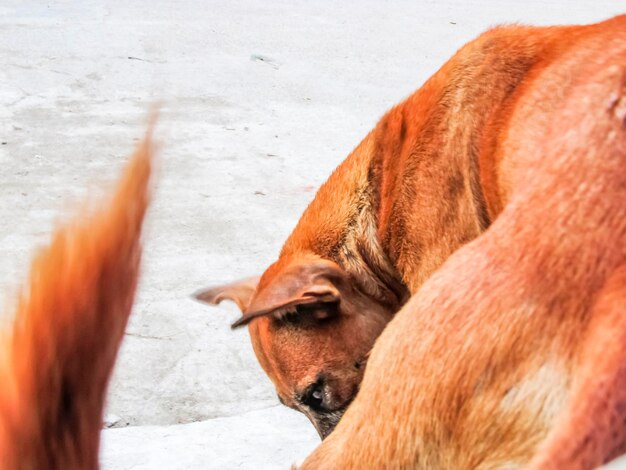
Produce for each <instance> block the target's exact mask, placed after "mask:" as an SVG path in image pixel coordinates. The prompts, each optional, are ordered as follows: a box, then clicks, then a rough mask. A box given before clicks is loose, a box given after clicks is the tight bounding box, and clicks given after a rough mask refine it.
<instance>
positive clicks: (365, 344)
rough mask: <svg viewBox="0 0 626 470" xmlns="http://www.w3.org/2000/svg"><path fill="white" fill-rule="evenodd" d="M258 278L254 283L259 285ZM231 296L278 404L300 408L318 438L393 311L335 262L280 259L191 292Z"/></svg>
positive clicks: (208, 297)
mask: <svg viewBox="0 0 626 470" xmlns="http://www.w3.org/2000/svg"><path fill="white" fill-rule="evenodd" d="M257 281H258V283H257ZM196 298H197V299H198V300H201V301H203V302H207V303H211V304H215V303H219V302H220V301H222V300H224V299H229V300H233V301H235V302H236V303H237V305H238V306H239V308H240V309H241V310H242V313H243V315H242V317H241V318H240V319H239V320H237V321H236V322H235V323H234V324H233V327H238V326H242V325H245V324H248V331H249V332H250V338H251V340H252V346H253V348H254V352H255V354H256V356H257V358H258V360H259V363H260V364H261V367H262V368H263V369H264V370H265V372H266V373H267V375H268V376H269V377H270V379H271V380H272V382H273V383H274V385H275V387H276V391H277V393H278V399H279V400H280V402H281V403H283V404H284V405H286V406H289V407H290V408H293V409H295V410H298V411H301V412H302V413H304V414H305V415H306V416H307V417H308V418H309V419H310V420H311V422H312V423H313V425H314V426H315V429H317V432H318V433H319V435H320V437H321V438H322V439H324V438H325V437H326V436H327V435H328V434H330V432H331V431H332V430H333V429H334V427H335V426H336V424H337V423H338V422H339V420H340V419H341V416H342V415H343V413H344V411H345V410H346V408H347V407H348V405H349V404H350V402H351V401H352V399H353V398H354V396H355V395H356V393H357V391H358V389H359V384H360V383H361V379H362V377H363V371H364V367H365V364H366V361H367V355H368V353H369V351H370V349H371V347H372V346H373V344H374V342H375V341H376V338H377V337H378V336H379V335H380V333H381V332H382V330H383V328H384V327H385V325H386V324H387V323H388V322H389V320H391V317H392V315H393V313H395V312H393V311H391V310H390V308H389V307H386V306H384V305H382V304H380V303H379V302H377V301H375V300H373V299H372V298H371V297H369V296H367V295H365V294H364V293H362V292H360V291H359V290H358V289H356V288H355V287H354V283H352V282H350V279H349V276H348V274H347V273H346V272H345V271H343V270H342V269H341V268H340V267H339V266H338V265H337V264H336V263H334V262H332V261H328V260H324V259H322V258H320V257H317V256H314V255H307V256H297V257H284V258H281V259H280V260H278V261H277V262H276V263H274V264H273V265H272V266H270V267H269V269H267V271H265V273H264V274H263V276H262V277H261V278H260V280H259V279H254V278H251V279H246V280H243V281H240V282H236V283H233V284H228V285H225V286H220V287H215V288H210V289H207V290H203V291H201V292H199V293H197V294H196Z"/></svg>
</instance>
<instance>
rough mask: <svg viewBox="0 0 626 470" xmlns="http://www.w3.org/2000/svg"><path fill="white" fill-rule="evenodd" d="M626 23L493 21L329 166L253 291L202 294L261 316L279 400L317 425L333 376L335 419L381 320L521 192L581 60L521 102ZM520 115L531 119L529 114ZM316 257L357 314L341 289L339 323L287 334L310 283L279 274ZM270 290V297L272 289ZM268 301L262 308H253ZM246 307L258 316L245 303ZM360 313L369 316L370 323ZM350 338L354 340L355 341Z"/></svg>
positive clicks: (257, 327)
mask: <svg viewBox="0 0 626 470" xmlns="http://www.w3.org/2000/svg"><path fill="white" fill-rule="evenodd" d="M623 23H624V20H623V18H616V19H614V20H610V21H608V22H605V23H599V24H596V25H589V26H561V27H527V26H507V27H498V28H494V29H492V30H490V31H488V32H486V33H484V34H483V35H481V36H480V37H478V38H477V39H476V40H474V41H472V42H470V43H468V44H467V45H465V46H464V47H463V48H461V49H460V50H459V51H458V52H457V53H456V54H455V55H454V56H453V57H452V58H451V59H450V60H449V61H448V62H447V63H446V64H445V65H444V66H443V67H442V68H441V69H440V70H439V71H438V72H437V73H436V74H435V75H433V76H432V77H431V78H430V79H429V80H428V81H427V82H426V83H425V84H424V85H423V86H422V87H421V88H420V89H419V90H418V91H416V92H415V93H414V94H413V95H412V96H410V97H409V98H408V99H406V100H405V101H403V102H402V103H400V104H399V105H397V106H395V107H394V108H393V109H391V110H390V111H389V112H388V113H387V114H386V115H385V116H384V117H383V118H382V119H381V120H380V122H379V123H378V125H377V126H376V128H375V129H374V130H373V131H371V132H370V133H369V135H368V136H367V137H366V138H365V139H364V140H363V141H362V142H361V143H360V144H359V145H358V146H357V148H356V149H355V150H354V151H353V152H352V153H351V154H350V155H349V156H348V158H347V159H346V160H345V161H344V162H343V163H342V164H341V165H340V166H339V167H338V168H337V169H336V170H335V172H334V173H333V174H332V175H331V176H330V178H329V179H328V181H326V183H324V185H323V186H322V187H321V188H320V190H319V191H318V193H317V195H316V197H315V199H314V200H313V201H312V202H311V204H310V205H309V207H308V208H307V209H306V211H305V212H304V214H303V215H302V217H301V219H300V221H299V222H298V224H297V226H296V228H295V229H294V231H293V232H292V234H291V236H290V237H289V238H288V240H287V241H286V243H285V245H284V246H283V249H282V251H281V253H280V258H279V260H278V261H277V262H276V263H275V264H274V265H272V266H271V267H270V268H269V269H268V270H267V271H266V272H265V273H264V274H263V276H262V277H261V281H260V283H259V285H258V286H257V289H256V292H254V291H252V290H246V291H245V292H248V294H247V295H239V294H236V293H235V294H232V292H233V291H232V289H226V290H227V291H229V292H231V294H232V295H228V293H224V292H223V291H222V289H220V288H219V287H218V288H212V289H210V290H209V291H207V292H208V294H209V295H203V293H201V294H200V295H203V298H202V300H204V301H206V302H209V303H216V302H218V301H219V300H222V299H224V298H231V299H233V300H235V301H236V302H237V303H238V304H239V305H240V306H243V308H242V311H243V313H244V315H243V317H242V318H241V319H240V320H239V321H238V322H237V324H244V323H246V322H249V321H250V320H252V319H253V318H256V320H254V321H253V322H252V323H250V328H249V331H250V335H251V339H252V343H253V345H254V348H255V351H256V354H257V356H258V358H259V361H260V362H261V365H262V366H263V368H264V370H265V371H266V372H267V374H268V375H269V377H270V378H271V379H272V381H273V382H274V384H275V385H276V387H277V391H278V393H279V396H280V397H281V399H282V401H284V402H285V403H286V404H288V405H289V406H292V407H294V408H296V409H299V410H300V411H303V412H304V413H306V414H307V415H308V416H309V417H310V418H311V419H312V421H313V423H314V424H315V425H316V427H317V428H318V430H320V425H319V421H320V419H321V418H322V416H320V414H319V413H318V414H317V415H316V414H315V413H312V412H311V409H310V407H309V406H307V405H306V404H303V403H302V401H301V400H299V398H298V397H300V396H301V395H302V393H303V390H307V387H310V386H311V384H313V383H315V382H316V380H317V379H318V378H320V377H326V376H329V377H331V378H332V377H334V378H333V379H332V380H331V382H332V384H325V385H324V386H323V390H322V392H323V393H324V394H325V397H326V403H325V405H326V406H325V408H326V411H328V412H329V413H331V412H332V413H333V416H334V417H335V418H337V417H338V416H340V415H341V413H342V411H343V410H344V409H345V405H346V404H347V403H349V401H350V400H351V399H352V397H351V396H348V395H346V390H352V391H356V390H358V386H359V382H360V380H361V378H362V371H363V369H362V368H361V369H358V370H355V367H354V366H355V364H360V363H362V362H363V361H364V358H365V357H366V356H367V353H368V351H369V350H370V348H371V347H372V345H373V344H374V342H375V340H376V338H377V337H378V335H379V334H380V332H381V331H382V329H383V328H384V326H385V324H386V322H387V321H389V320H390V319H391V318H392V317H393V315H394V314H395V313H396V312H397V311H398V310H399V309H400V308H401V307H402V305H403V304H404V303H405V302H406V301H407V299H408V298H409V297H410V296H411V295H413V294H415V293H416V292H417V291H418V290H419V288H420V287H421V286H422V284H423V283H424V282H425V281H426V280H427V279H428V278H429V277H430V276H431V275H432V274H433V273H434V272H435V271H436V270H437V269H438V268H439V267H440V266H441V265H442V264H443V263H444V262H445V261H446V259H448V257H449V256H450V255H451V254H452V253H454V252H455V251H456V250H457V249H458V248H459V247H461V246H463V245H464V244H466V243H467V242H469V241H471V240H473V239H475V238H476V237H478V236H479V235H480V234H481V233H483V232H484V231H485V230H486V229H487V228H488V227H489V226H490V224H491V223H492V222H493V221H494V220H496V219H497V217H498V216H499V215H500V214H501V212H502V211H503V209H504V208H505V207H506V206H507V204H508V203H509V201H510V200H511V198H512V194H513V190H514V188H515V187H518V186H519V183H518V182H517V181H516V178H517V177H518V175H519V174H520V171H519V167H520V165H522V164H523V163H524V162H525V160H524V159H521V157H520V155H522V156H524V158H526V155H525V154H524V152H526V153H528V152H533V151H536V149H534V148H533V147H532V146H533V145H535V146H536V145H538V144H536V142H538V139H537V136H538V135H542V133H543V132H544V130H545V129H546V128H547V126H548V124H550V122H551V121H550V120H551V119H552V116H554V114H553V113H554V112H555V111H556V110H557V108H558V106H560V103H561V101H560V100H562V98H563V93H564V90H566V89H567V87H569V86H570V85H571V84H572V80H573V78H574V77H577V76H578V74H579V73H581V72H580V70H582V68H580V67H582V65H583V64H582V61H579V62H577V63H576V64H575V65H573V66H572V67H573V68H572V70H573V72H572V75H571V76H570V75H567V74H562V75H560V76H558V77H557V78H555V79H553V81H554V83H551V85H552V86H551V87H545V89H546V90H548V89H549V90H550V91H549V93H546V95H545V96H543V95H541V96H540V97H538V98H537V101H536V102H535V103H534V104H533V106H528V105H527V104H525V103H527V102H528V98H527V96H528V92H529V90H530V89H531V88H532V87H533V86H535V84H536V83H538V81H540V80H541V78H540V77H543V76H544V75H545V74H546V73H547V72H546V71H547V70H552V69H553V68H554V67H555V65H554V64H555V63H560V62H563V61H564V60H565V59H564V58H565V57H568V56H570V55H572V54H574V55H575V54H576V51H577V50H578V49H579V48H583V49H584V48H587V49H588V48H589V47H590V46H589V44H592V43H594V41H596V42H597V41H600V42H601V41H605V42H607V43H608V42H611V41H612V38H613V36H615V35H618V32H619V26H618V25H621V24H623ZM603 38H604V39H603ZM579 68H580V70H579ZM524 107H526V108H528V111H526V112H524V111H521V109H523V108H524ZM511 132H514V133H515V139H513V138H512V137H511V136H510V134H511ZM520 146H521V147H522V148H519V147H520ZM319 261H330V262H332V263H334V264H335V266H336V267H337V268H338V269H340V270H342V271H343V272H344V277H345V279H347V280H348V281H349V283H350V284H351V286H352V289H353V290H355V291H356V292H357V293H358V297H359V301H358V302H357V303H358V306H357V305H355V304H354V303H353V302H352V301H351V300H349V299H348V297H349V298H351V299H354V298H355V296H354V295H353V294H348V293H345V292H343V291H342V290H341V289H340V291H339V294H338V301H339V311H338V314H337V316H336V319H337V320H336V321H335V324H334V325H333V321H332V320H331V321H326V322H324V323H323V325H321V326H320V327H319V328H316V327H315V324H314V323H310V322H307V323H306V326H307V327H306V328H303V327H301V328H280V327H279V326H280V325H284V324H285V322H284V315H283V313H284V312H283V310H284V309H283V310H281V308H282V307H284V306H285V305H286V304H287V303H289V305H290V308H292V309H293V308H296V307H294V305H295V304H297V302H298V299H297V298H292V297H289V298H288V297H287V296H286V294H285V292H292V293H293V292H295V290H296V289H295V287H294V286H295V285H296V284H298V289H300V291H303V289H305V288H306V287H309V284H308V283H310V282H311V281H310V277H309V278H307V279H304V278H298V277H297V275H292V274H289V275H287V274H286V271H285V270H291V272H292V273H293V272H295V271H294V269H295V268H294V266H295V267H298V266H300V267H302V271H303V272H304V271H307V269H308V267H309V266H310V265H311V264H312V263H317V262H319ZM319 274H320V276H324V273H319ZM289 286H291V287H289ZM268 290H271V291H272V292H273V293H274V294H273V295H266V294H264V292H266V291H268ZM266 293H267V292H266ZM204 294H206V293H204ZM260 298H263V299H264V303H263V304H262V303H260V302H255V299H256V300H258V299H260ZM309 300H310V299H309ZM251 303H252V304H254V307H255V308H254V309H250V308H248V306H249V304H251ZM325 306H326V305H325V304H324V303H323V302H320V308H322V309H323V308H325ZM296 310H297V308H296ZM357 310H358V311H359V314H358V315H357V314H354V312H355V311H357ZM345 311H349V312H352V313H348V314H345ZM260 316H264V318H259V317H260ZM363 317H369V320H368V321H367V326H364V325H363V324H362V323H363V321H364V320H363ZM331 330H332V333H331ZM355 335H358V336H359V340H358V341H359V342H358V344H355V343H354V342H353V341H348V340H347V339H348V338H353V337H354V336H355ZM277 344H279V345H281V347H275V345H277ZM321 345H323V347H321ZM339 376H341V377H343V378H342V379H338V378H337V377H339ZM330 429H332V426H331V427H330V428H329V427H327V429H326V431H325V432H320V434H322V436H324V435H325V434H327V433H328V432H329V431H330Z"/></svg>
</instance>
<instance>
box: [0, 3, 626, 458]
mask: <svg viewBox="0 0 626 470" xmlns="http://www.w3.org/2000/svg"><path fill="white" fill-rule="evenodd" d="M620 3H621V2H616V1H614V0H598V1H595V2H588V1H584V0H576V1H574V0H544V1H538V0H526V1H525V2H519V1H513V0H506V1H505V0H466V1H461V0H440V1H429V0H423V1H419V2H416V1H403V2H400V1H396V2H391V1H389V2H383V1H378V0H377V1H374V0H359V1H357V0H351V1H344V2H335V1H332V0H319V1H315V2H311V1H285V0H283V1H271V2H269V1H259V0H249V1H243V2H226V1H224V2H217V1H205V0H178V1H176V2H172V1H165V0H150V1H148V0H140V1H139V0H137V1H132V2H131V1H119V0H82V1H80V2H71V1H49V2H41V1H39V0H4V1H3V2H2V3H1V4H0V63H1V65H2V66H1V67H0V168H2V171H1V172H0V220H2V222H3V223H2V224H0V260H1V262H0V296H1V297H0V305H2V306H7V307H6V308H4V309H3V310H4V311H5V312H10V311H11V308H10V306H11V305H12V301H13V299H14V294H15V292H16V291H17V289H18V286H19V285H20V283H21V281H22V280H23V279H24V278H25V276H26V273H27V268H28V263H29V258H30V256H31V254H32V253H33V251H34V249H35V248H36V247H37V246H38V245H41V244H43V243H45V242H46V240H47V239H48V237H49V234H50V231H51V230H52V227H53V226H54V224H55V223H56V222H57V221H58V220H63V218H64V217H67V214H68V209H71V208H73V207H75V206H76V204H77V203H79V202H80V201H81V200H82V198H83V197H84V196H85V195H86V193H87V189H89V191H90V192H91V193H92V197H94V198H97V194H99V193H100V191H101V189H102V188H103V187H107V186H108V185H109V184H110V183H111V182H112V181H113V180H114V179H115V178H116V176H117V175H118V174H119V170H120V168H121V165H122V164H123V163H124V161H125V159H126V156H127V155H128V154H129V152H130V151H131V149H132V147H133V144H134V142H135V141H136V140H137V139H138V138H139V137H140V136H141V134H142V131H143V129H144V124H145V118H146V114H147V110H148V109H149V108H150V107H151V106H152V105H153V104H155V103H161V110H162V112H161V119H160V123H159V128H158V133H157V134H158V137H159V140H160V141H161V144H162V146H161V148H162V151H161V158H160V169H159V177H158V190H157V193H156V197H155V200H154V204H153V206H152V208H151V212H150V215H149V220H148V225H147V230H146V236H145V260H144V271H143V277H142V281H141V285H140V290H139V296H138V300H137V304H136V307H135V312H134V315H133V317H132V319H131V322H130V325H129V328H128V331H127V334H126V339H125V342H124V345H123V349H122V352H121V355H120V358H119V363H118V366H117V369H116V372H115V377H114V379H113V383H112V385H111V390H110V397H109V405H108V420H109V422H110V424H111V425H113V426H114V428H113V429H108V430H107V431H105V432H104V443H103V452H102V459H101V460H102V463H103V468H104V469H108V470H122V469H130V468H135V469H148V468H150V469H154V468H168V469H196V468H198V469H199V468H203V469H206V468H215V469H225V468H235V467H236V468H250V469H252V468H254V469H270V468H288V465H289V464H291V463H292V462H296V461H300V460H301V459H302V458H303V457H304V456H305V455H306V454H307V453H308V452H309V451H310V450H311V449H313V448H314V446H315V445H316V444H317V442H318V439H317V435H316V433H315V432H314V430H313V428H312V426H311V425H310V424H309V423H308V421H307V420H306V418H304V417H303V416H301V415H299V414H297V413H295V412H292V411H290V410H287V409H286V408H284V407H280V406H278V404H277V400H276V397H275V393H274V391H273V389H272V386H271V384H270V383H269V381H268V380H267V379H266V378H265V376H264V375H263V373H262V372H261V371H260V369H259V367H258V365H257V363H256V360H255V359H254V356H253V353H252V351H251V347H250V344H249V340H248V338H247V333H246V332H245V330H241V331H237V332H231V330H230V329H229V323H230V322H231V321H233V320H234V319H235V318H236V316H237V312H236V308H235V307H233V306H231V305H224V306H220V308H214V309H209V308H207V307H205V306H202V305H200V304H197V303H195V302H193V301H192V300H191V299H190V298H189V294H190V293H191V292H193V291H194V290H196V289H198V288H200V287H204V286H208V285H213V284H217V283H222V282H224V281H228V280H231V279H236V278H239V277H244V276H248V275H252V274H255V273H260V272H261V271H262V270H263V269H264V267H265V266H267V265H268V264H269V263H270V262H272V261H273V260H274V259H275V257H276V256H277V254H278V250H279V248H280V246H281V243H282V241H283V240H284V239H285V238H286V237H287V235H288V234H289V231H290V230H291V228H292V227H293V226H294V225H295V223H296V221H297V219H298V217H299V215H300V213H301V212H302V210H303V209H304V207H305V206H306V204H307V202H308V201H310V200H311V199H312V197H313V195H314V194H315V190H316V188H317V187H318V186H319V185H320V184H321V183H322V182H323V181H324V179H325V178H326V177H327V176H328V175H329V174H330V172H331V171H332V169H333V168H334V167H335V166H336V165H337V164H338V163H339V162H340V161H341V160H342V159H343V158H344V157H345V156H346V155H347V154H348V152H349V151H350V150H351V149H352V148H353V147H354V146H355V145H356V144H357V143H358V142H359V140H360V139H361V138H363V137H364V136H365V134H366V133H367V131H368V130H369V129H371V128H372V127H373V126H374V124H375V123H376V121H377V119H378V118H379V117H380V116H381V114H382V113H383V112H384V111H385V110H386V109H387V108H389V107H390V106H391V105H393V104H394V103H395V102H397V101H399V100H400V99H402V98H403V97H405V96H406V95H408V94H409V93H410V92H411V91H413V90H414V89H415V88H417V87H418V86H419V85H420V84H421V83H422V82H423V81H424V80H425V79H426V78H427V77H428V76H429V75H431V74H432V73H433V72H434V71H435V70H436V69H437V68H438V67H439V66H440V65H441V64H442V63H443V62H444V61H445V60H446V59H447V58H448V57H449V56H450V55H452V54H453V53H454V51H455V50H456V49H458V48H459V47H460V46H461V45H462V44H463V43H465V42H466V41H468V40H470V39H471V38H473V37H474V36H476V35H477V34H478V33H480V32H481V31H483V30H484V29H486V28H487V27H489V26H493V25H496V24H500V23H508V22H522V23H532V24H538V25H539V24H552V23H588V22H594V21H597V20H601V19H604V18H607V17H609V16H612V15H614V14H617V13H620V12H622V11H623V10H624V9H625V8H624V7H625V5H620ZM69 212H71V211H69ZM4 318H5V319H6V318H9V315H8V314H7V315H5V316H4ZM625 468H626V467H625Z"/></svg>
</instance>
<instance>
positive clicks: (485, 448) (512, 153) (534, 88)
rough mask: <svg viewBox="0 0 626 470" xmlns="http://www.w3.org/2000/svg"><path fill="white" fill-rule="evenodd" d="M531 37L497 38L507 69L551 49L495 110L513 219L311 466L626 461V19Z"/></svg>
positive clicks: (392, 347)
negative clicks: (518, 58) (524, 55)
mask: <svg viewBox="0 0 626 470" xmlns="http://www.w3.org/2000/svg"><path fill="white" fill-rule="evenodd" d="M522 31H524V29H521V28H517V27H516V28H510V29H509V28H505V29H499V30H495V31H492V32H490V33H487V34H486V36H483V37H490V36H491V38H492V39H496V38H495V37H494V35H497V34H500V35H501V36H500V37H499V38H498V39H497V40H496V44H497V43H498V42H499V41H502V43H501V44H502V46H503V47H504V49H503V50H502V51H501V57H502V60H506V57H507V56H508V55H511V54H513V53H514V51H517V52H516V53H518V52H519V50H520V48H521V47H522V48H523V44H524V43H527V44H529V43H532V42H536V45H535V46H534V48H535V49H543V52H542V54H541V57H542V58H543V59H542V61H540V62H539V63H540V65H539V66H538V67H536V68H533V69H532V70H530V71H529V72H528V73H526V75H525V78H524V80H523V82H522V83H521V84H520V85H519V86H518V87H517V88H515V89H514V90H511V92H510V94H509V99H508V100H507V105H506V106H505V107H504V109H501V110H489V109H486V110H484V113H483V114H491V115H492V116H494V115H495V116H496V117H495V118H494V119H495V121H493V122H495V124H494V123H492V126H495V127H491V128H490V129H491V131H490V132H492V134H491V135H487V136H483V138H482V139H481V140H482V141H483V142H484V143H485V145H488V147H489V148H490V149H492V151H493V152H494V155H495V156H494V157H493V160H492V161H493V162H495V164H494V165H492V167H491V168H488V165H482V166H481V171H486V172H487V175H486V177H485V178H484V182H483V187H484V188H486V190H485V195H488V194H490V196H488V197H487V198H486V201H487V207H488V208H490V211H493V210H494V209H495V210H496V211H497V210H498V208H501V211H502V212H501V213H500V215H499V216H498V217H497V219H496V220H495V222H494V223H493V224H492V226H491V227H490V228H489V230H488V231H486V233H484V234H483V235H482V236H480V237H479V238H478V239H476V240H475V241H473V242H471V243H469V244H468V245H466V246H465V247H463V248H461V249H460V250H458V251H457V252H456V253H454V254H453V255H452V256H451V257H450V258H449V259H448V260H447V261H446V262H445V264H444V265H443V266H442V267H441V269H439V270H438V271H437V272H436V273H435V274H434V275H433V276H432V277H431V278H430V279H429V280H428V281H427V282H426V283H425V284H424V285H423V286H422V288H421V289H420V290H419V291H418V292H417V294H416V295H414V296H413V297H412V298H411V300H410V301H409V302H408V303H407V304H406V305H405V306H404V307H403V309H402V310H401V311H400V312H399V313H398V314H397V315H396V316H395V318H394V319H393V320H392V321H391V323H390V324H389V325H388V327H387V328H386V329H385V331H384V332H383V333H382V335H381V336H380V338H379V339H378V341H377V342H376V345H375V346H374V348H373V350H372V353H371V356H370V359H369V362H368V366H367V370H366V372H365V375H364V378H363V382H362V384H361V389H360V391H359V393H358V395H357V397H356V399H355V400H354V402H353V403H352V405H351V406H350V407H349V408H348V410H347V412H346V413H345V415H344V417H343V419H342V420H341V421H340V423H339V425H338V426H337V428H336V429H335V431H334V432H333V433H332V434H331V435H330V436H329V437H328V439H326V440H325V441H324V442H323V443H322V444H321V445H320V446H319V447H318V449H317V450H316V451H315V452H314V453H313V454H312V455H311V456H310V457H309V458H308V459H307V460H306V461H305V463H304V464H303V466H302V468H303V469H364V468H377V469H378V468H420V469H437V468H440V469H452V468H453V469H503V468H507V469H508V468H521V467H526V466H527V465H529V468H532V469H564V470H565V469H589V468H595V467H597V466H599V465H601V464H602V463H604V462H607V461H608V460H610V459H612V458H614V457H615V456H617V455H620V454H621V453H623V452H624V451H625V450H626V424H625V423H626V406H625V405H626V394H625V392H624V390H626V374H625V373H624V370H625V366H624V364H626V357H625V356H624V355H625V353H624V351H625V345H626V342H625V341H626V324H625V322H624V318H625V317H624V313H626V312H625V306H626V171H625V169H626V106H625V105H624V103H626V17H617V18H615V19H612V20H609V21H606V22H603V23H599V24H597V25H591V26H588V27H577V28H551V29H533V30H526V33H525V34H526V39H522V38H519V37H517V38H516V34H517V33H519V32H522ZM478 41H480V39H479V40H478ZM508 41H511V43H508ZM469 47H471V46H469ZM464 50H466V49H464ZM464 50H461V52H460V53H461V54H464V52H463V51H464ZM453 60H454V59H453ZM442 70H445V67H444V69H442ZM440 73H441V71H440V72H439V73H438V74H437V75H439V74H440ZM437 75H435V77H437ZM451 79H452V80H454V78H451ZM494 86H497V85H495V84H494ZM487 91H489V90H488V89H486V90H485V92H487ZM493 133H495V135H494V134H493ZM481 161H482V160H481ZM486 180H489V181H491V182H490V183H489V182H487V181H486ZM488 188H491V189H488Z"/></svg>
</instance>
